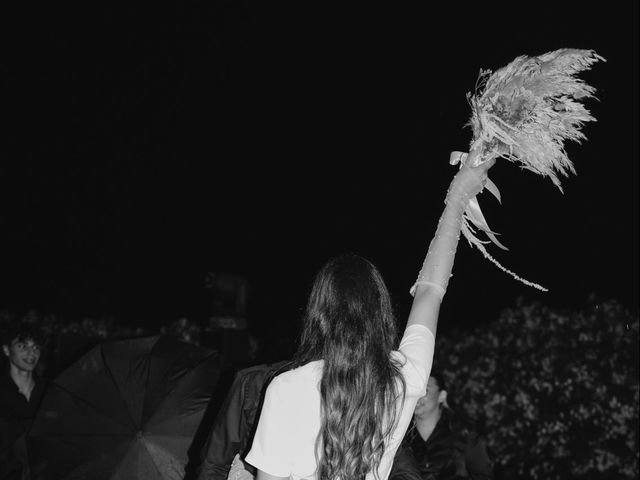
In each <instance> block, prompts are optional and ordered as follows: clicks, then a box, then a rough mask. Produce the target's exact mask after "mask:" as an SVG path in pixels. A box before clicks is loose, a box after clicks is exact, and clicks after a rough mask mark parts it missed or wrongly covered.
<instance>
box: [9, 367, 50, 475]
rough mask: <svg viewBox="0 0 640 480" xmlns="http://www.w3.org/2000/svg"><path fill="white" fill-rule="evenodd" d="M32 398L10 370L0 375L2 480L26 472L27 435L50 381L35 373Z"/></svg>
mask: <svg viewBox="0 0 640 480" xmlns="http://www.w3.org/2000/svg"><path fill="white" fill-rule="evenodd" d="M34 380H35V386H34V387H33V391H32V392H31V396H30V397H29V400H27V399H26V397H25V396H24V395H22V394H21V393H20V390H19V389H18V386H17V385H16V383H15V382H14V381H13V379H12V378H11V377H10V376H9V373H8V372H7V373H5V374H4V375H0V480H9V479H14V478H15V479H18V478H22V475H26V472H27V466H26V444H25V434H26V432H27V429H28V428H29V426H30V425H31V422H32V421H33V419H34V418H35V416H36V412H37V410H38V406H39V405H40V401H41V400H42V397H43V396H44V392H45V389H46V385H47V383H46V380H45V379H43V378H40V377H37V376H34Z"/></svg>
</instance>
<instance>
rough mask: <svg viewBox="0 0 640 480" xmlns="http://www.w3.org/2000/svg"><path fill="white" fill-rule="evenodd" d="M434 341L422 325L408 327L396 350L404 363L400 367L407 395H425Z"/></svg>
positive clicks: (429, 331)
mask: <svg viewBox="0 0 640 480" xmlns="http://www.w3.org/2000/svg"><path fill="white" fill-rule="evenodd" d="M435 343H436V339H435V337H434V336H433V333H432V332H431V330H429V329H428V328H427V327H425V326H424V325H420V324H413V325H409V326H408V327H407V328H406V329H405V331H404V335H403V337H402V341H401V342H400V347H399V348H398V350H399V351H400V353H401V354H402V355H403V356H404V358H405V360H406V362H405V364H404V366H403V367H402V372H403V376H404V380H405V383H406V385H407V392H406V393H407V395H409V396H418V397H421V396H423V395H425V394H426V393H427V381H428V380H429V375H430V374H431V366H432V365H433V353H434V350H435Z"/></svg>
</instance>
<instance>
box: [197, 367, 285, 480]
mask: <svg viewBox="0 0 640 480" xmlns="http://www.w3.org/2000/svg"><path fill="white" fill-rule="evenodd" d="M288 363H289V362H278V363H273V364H268V365H266V364H265V365H258V366H255V367H250V368H245V369H243V370H240V371H239V372H238V373H237V374H236V376H235V379H234V381H233V384H232V385H231V389H230V390H229V393H228V394H227V396H226V398H225V400H224V403H223V404H222V406H221V407H220V410H219V411H218V414H217V415H216V419H215V421H214V423H213V427H212V429H211V434H210V435H209V439H208V441H207V443H206V445H205V447H204V449H203V454H202V456H201V463H200V466H199V467H198V469H197V479H198V480H226V478H227V474H228V472H229V469H230V468H231V462H232V461H233V457H235V455H236V453H240V454H246V453H248V450H249V448H250V447H251V443H252V440H253V434H254V432H255V425H254V422H255V420H256V415H257V413H258V412H259V411H260V408H261V407H262V401H263V399H264V391H265V389H266V386H267V385H268V384H269V382H270V381H271V379H272V378H273V377H274V376H275V375H276V374H278V373H280V371H281V370H282V368H283V367H286V365H287V364H288ZM255 423H257V422H255ZM247 467H248V468H250V467H249V465H247ZM252 473H254V474H255V472H252Z"/></svg>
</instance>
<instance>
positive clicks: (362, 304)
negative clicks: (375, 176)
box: [245, 153, 494, 480]
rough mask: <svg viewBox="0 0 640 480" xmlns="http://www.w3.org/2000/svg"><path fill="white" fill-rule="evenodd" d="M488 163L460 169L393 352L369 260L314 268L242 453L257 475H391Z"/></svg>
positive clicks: (390, 322) (344, 478) (261, 479)
mask: <svg viewBox="0 0 640 480" xmlns="http://www.w3.org/2000/svg"><path fill="white" fill-rule="evenodd" d="M469 157H470V158H469V160H468V161H467V162H466V165H472V164H473V157H474V154H473V153H472V154H470V155H469ZM493 163H494V160H490V161H488V162H484V163H483V164H482V165H481V166H479V167H475V168H472V167H466V166H465V167H462V168H461V169H460V171H459V172H458V174H457V175H456V176H455V178H454V180H453V181H452V183H451V185H450V188H449V191H448V193H447V197H446V199H445V204H446V207H445V209H444V212H443V214H442V217H441V219H440V223H439V224H438V229H437V231H436V235H435V237H434V238H433V240H432V242H431V245H430V246H429V251H428V253H427V257H426V259H425V262H424V264H423V267H422V269H421V271H420V274H419V275H418V280H417V281H416V283H415V284H414V286H413V287H412V289H411V293H412V294H413V295H414V300H413V304H412V308H411V312H410V314H409V318H408V321H407V326H406V329H405V332H404V335H403V337H402V341H401V342H400V347H399V349H398V350H397V351H395V350H393V348H394V346H395V345H396V328H395V320H394V317H393V312H392V307H391V299H390V296H389V292H388V290H387V287H386V286H385V283H384V281H383V279H382V276H381V275H380V273H379V272H378V270H377V269H376V268H375V267H374V266H373V265H372V264H371V263H369V262H368V261H367V260H365V259H363V258H361V257H358V256H355V255H348V256H342V257H338V258H335V259H332V260H331V261H329V262H328V263H327V264H326V265H325V266H324V267H323V268H322V269H321V270H320V272H319V273H318V274H317V276H316V278H315V281H314V284H313V287H312V289H311V293H310V295H309V299H308V302H307V307H306V311H305V314H304V319H303V328H302V335H301V339H300V343H299V347H298V350H297V353H296V355H295V357H294V363H293V368H292V369H291V370H289V371H287V372H285V373H282V374H280V375H278V376H277V377H275V378H274V379H273V380H272V382H271V383H270V384H269V387H268V388H267V391H266V394H265V398H264V404H263V407H262V411H261V414H260V419H259V421H258V425H257V428H256V432H255V435H254V439H253V444H252V447H251V450H250V451H249V453H248V454H247V456H246V458H245V461H246V462H248V463H249V464H251V465H253V466H254V467H256V468H257V478H258V480H272V479H277V478H294V479H298V478H312V479H313V478H316V479H320V480H325V479H326V480H334V479H341V480H352V479H364V478H367V479H370V478H379V479H381V480H385V479H386V478H387V477H388V475H389V472H390V469H391V464H392V462H393V457H394V454H395V452H396V450H397V449H398V446H399V445H400V443H401V441H402V438H403V436H404V434H405V432H406V430H407V427H408V426H409V423H410V421H411V417H412V414H413V411H414V409H415V406H416V403H417V401H418V399H419V398H420V397H422V396H423V395H424V394H425V392H426V385H427V379H428V378H429V372H430V369H431V362H432V360H433V348H434V343H435V333H436V326H437V322H438V312H439V309H440V302H441V301H442V298H443V296H444V294H445V292H446V288H447V283H448V280H449V277H450V276H451V269H452V267H453V259H454V256H455V250H456V247H457V243H458V239H459V235H460V229H461V224H462V215H463V212H464V210H465V208H466V206H467V203H468V201H469V199H470V198H472V197H473V196H475V195H476V194H477V193H478V192H479V191H481V190H482V188H483V186H484V183H485V182H486V178H487V171H488V169H489V168H490V167H491V166H492V165H493Z"/></svg>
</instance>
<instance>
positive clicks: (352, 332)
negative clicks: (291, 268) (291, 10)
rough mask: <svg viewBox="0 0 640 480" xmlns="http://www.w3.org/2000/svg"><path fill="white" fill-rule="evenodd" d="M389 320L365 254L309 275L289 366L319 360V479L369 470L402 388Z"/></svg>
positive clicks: (348, 479)
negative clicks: (308, 288) (311, 281)
mask: <svg viewBox="0 0 640 480" xmlns="http://www.w3.org/2000/svg"><path fill="white" fill-rule="evenodd" d="M396 342H397V327H396V322H395V318H394V314H393V308H392V304H391V297H390V295H389V291H388V290H387V287H386V285H385V283H384V280H383V279H382V275H380V272H379V271H378V270H377V269H376V267H375V266H374V265H373V264H371V263H370V262H369V261H367V260H366V259H364V258H362V257H360V256H357V255H343V256H339V257H336V258H334V259H332V260H330V261H329V262H328V263H326V264H325V265H324V266H323V267H322V268H321V269H320V271H319V272H318V274H317V275H316V277H315V281H314V284H313V287H312V289H311V293H310V295H309V299H308V302H307V307H306V310H305V313H304V317H303V328H302V333H301V337H300V343H299V347H298V351H297V352H296V354H295V356H294V362H293V363H294V364H295V365H303V364H305V363H308V362H310V361H313V360H320V359H322V360H324V368H323V372H322V380H321V383H320V394H321V408H322V418H321V427H320V434H319V436H318V443H317V448H316V456H317V462H318V472H317V478H318V479H319V480H334V479H336V478H340V479H341V480H359V479H364V477H365V476H366V475H367V474H368V473H369V472H373V473H374V475H375V476H376V477H377V469H378V466H379V464H380V461H381V459H382V454H383V453H384V449H385V444H386V441H387V439H388V438H389V436H390V434H391V432H392V431H393V429H394V427H395V425H396V423H397V419H398V407H397V405H398V399H399V398H400V397H401V396H402V397H404V394H405V383H404V380H403V378H402V376H401V374H400V365H399V364H398V363H396V362H394V361H393V360H392V359H391V356H390V353H391V351H392V349H393V348H394V347H395V345H396Z"/></svg>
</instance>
